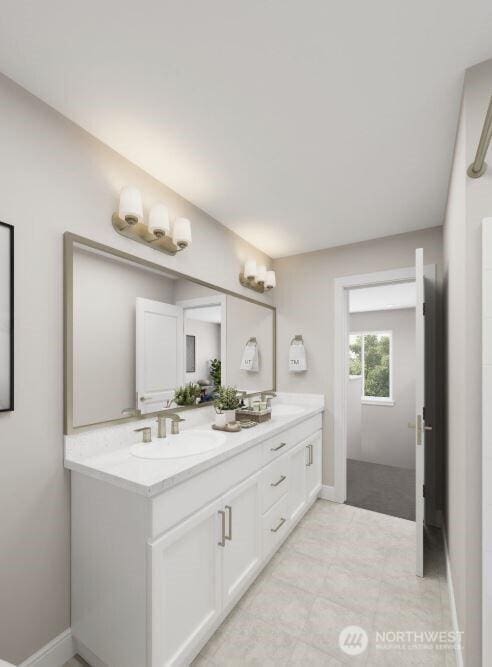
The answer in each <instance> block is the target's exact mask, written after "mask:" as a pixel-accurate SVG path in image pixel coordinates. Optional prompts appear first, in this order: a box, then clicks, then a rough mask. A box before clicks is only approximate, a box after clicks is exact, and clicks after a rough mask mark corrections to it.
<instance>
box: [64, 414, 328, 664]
mask: <svg viewBox="0 0 492 667" xmlns="http://www.w3.org/2000/svg"><path fill="white" fill-rule="evenodd" d="M320 488H321V414H319V413H318V414H316V415H314V416H309V417H308V418H306V419H305V420H304V421H300V422H299V421H298V422H297V423H296V424H295V425H294V426H293V427H291V428H286V429H285V430H284V431H281V432H279V433H278V434H277V435H276V436H275V437H271V438H268V437H267V438H266V439H265V440H263V441H261V442H258V443H257V444H255V445H252V446H250V447H246V448H245V449H244V450H242V451H240V452H239V453H237V454H236V455H234V456H233V457H231V458H230V459H227V460H225V461H221V462H219V463H217V464H216V465H215V466H211V467H209V468H208V469H207V470H205V471H203V472H200V473H198V474H196V475H195V476H193V477H190V478H189V479H186V480H185V481H183V482H181V483H180V484H177V485H174V486H173V487H172V488H170V489H169V490H167V491H164V492H162V493H160V494H158V495H155V496H151V497H146V496H145V495H142V494H139V493H137V492H135V491H131V490H127V489H123V488H119V487H118V486H115V485H113V484H110V483H108V482H106V481H104V480H101V479H94V478H92V477H89V476H86V475H83V474H81V473H74V474H73V475H72V633H73V636H74V640H75V647H76V649H77V650H78V651H79V653H80V654H81V655H82V657H85V658H86V660H87V661H88V662H90V664H93V665H94V666H95V667H101V666H104V665H109V666H110V667H164V666H165V665H179V666H181V665H188V664H190V663H191V661H192V660H193V659H194V657H195V656H196V655H197V654H198V652H199V651H200V650H201V648H202V647H203V646H204V645H205V643H206V642H207V641H208V639H209V638H210V637H211V635H212V634H213V632H214V631H215V630H216V629H217V628H218V626H219V625H220V623H221V622H222V621H223V620H224V618H225V617H226V616H227V614H228V613H229V612H230V610H231V609H232V607H233V606H234V605H235V604H236V603H237V601H238V600H239V598H240V597H241V595H242V594H243V593H244V592H245V591H246V589H247V588H248V586H249V585H250V584H251V583H252V581H253V580H254V579H255V577H256V576H257V575H258V573H259V572H260V570H261V569H262V568H263V567H264V565H265V564H266V563H267V562H268V560H269V559H270V558H271V556H272V555H273V554H274V553H275V551H276V550H277V549H278V547H279V546H280V544H281V543H282V542H283V540H284V539H285V538H286V537H287V535H288V534H289V532H290V530H291V529H292V528H293V527H294V526H295V524H296V523H297V521H298V520H299V519H300V518H301V517H302V515H303V513H304V512H305V511H306V510H307V508H308V507H309V506H310V505H311V504H312V503H313V502H314V500H315V499H316V497H317V495H318V493H319V490H320Z"/></svg>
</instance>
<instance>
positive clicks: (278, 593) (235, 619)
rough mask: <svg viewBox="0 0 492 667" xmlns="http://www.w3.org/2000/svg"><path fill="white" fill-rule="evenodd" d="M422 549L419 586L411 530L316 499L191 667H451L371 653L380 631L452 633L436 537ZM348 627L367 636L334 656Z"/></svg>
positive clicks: (438, 660) (398, 651)
mask: <svg viewBox="0 0 492 667" xmlns="http://www.w3.org/2000/svg"><path fill="white" fill-rule="evenodd" d="M427 541H428V545H427V551H426V576H425V577H424V578H423V579H420V578H418V577H416V576H415V574H414V566H415V551H414V549H415V547H414V543H415V524H414V523H413V522H411V521H406V520H404V519H398V518H395V517H391V516H386V515H384V514H377V513H375V512H369V511H367V510H363V509H359V508H355V507H349V506H347V505H339V504H336V503H330V502H328V501H325V500H318V501H317V502H316V503H315V504H314V506H313V507H312V508H311V510H310V511H309V512H308V513H307V514H306V516H305V517H304V518H303V520H302V521H301V522H300V524H299V525H298V526H297V528H296V529H295V530H294V531H293V533H292V534H291V536H290V537H289V538H288V540H287V541H286V542H285V544H284V545H283V546H282V548H281V549H280V551H279V552H278V553H277V554H276V556H275V557H274V559H272V561H271V562H270V564H269V565H268V566H267V568H266V569H265V570H264V572H263V574H262V575H261V576H260V578H259V580H257V581H256V582H255V583H254V584H253V585H252V586H251V588H250V589H249V590H248V591H247V592H246V594H245V595H244V596H243V598H242V600H241V601H240V602H239V604H238V605H237V606H236V609H235V611H234V612H233V614H232V619H231V617H229V618H228V619H227V620H226V621H225V622H224V623H223V624H222V626H221V627H220V628H219V630H218V631H217V632H216V633H215V635H214V636H213V637H212V639H211V640H210V642H209V643H208V644H207V646H206V647H205V648H204V650H203V651H202V653H201V654H200V656H199V657H198V658H197V659H196V660H195V662H194V663H193V664H194V665H204V666H207V665H208V666H212V667H213V666H214V665H215V666H218V665H262V666H269V665H298V666H299V667H304V666H306V667H307V666H309V665H319V666H320V667H321V666H323V667H338V666H340V665H344V664H349V663H354V664H360V665H367V666H368V667H373V666H374V667H376V666H378V665H388V666H390V665H391V667H395V666H396V665H402V667H403V666H405V665H441V666H442V667H451V666H452V667H454V666H455V660H454V652H453V651H452V650H450V649H438V648H437V647H435V648H434V647H433V646H432V645H431V646H430V647H426V648H421V649H418V648H409V647H408V646H405V645H404V644H405V643H403V645H402V644H401V643H400V644H399V645H398V646H395V645H394V644H391V646H390V648H388V646H389V644H383V643H381V642H380V641H379V642H378V645H376V631H380V632H390V631H395V632H396V631H424V630H426V631H430V630H446V631H449V630H452V622H451V614H450V611H449V600H448V589H447V583H446V569H445V561H444V555H443V546H442V540H441V536H440V533H439V531H433V532H430V533H429V539H428V540H427ZM347 625H356V626H360V627H362V628H364V629H365V630H366V632H367V633H368V636H369V644H368V647H367V650H366V651H364V653H363V654H361V655H359V656H356V657H352V656H348V655H346V654H345V653H344V652H342V651H341V649H340V648H339V645H338V637H339V633H340V630H342V629H343V628H344V627H346V626H347ZM410 643H411V642H410ZM383 646H385V647H386V648H383Z"/></svg>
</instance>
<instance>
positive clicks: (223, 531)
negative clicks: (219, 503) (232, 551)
mask: <svg viewBox="0 0 492 667" xmlns="http://www.w3.org/2000/svg"><path fill="white" fill-rule="evenodd" d="M219 514H220V519H221V532H222V537H221V540H220V541H219V542H217V544H218V545H219V547H225V512H224V510H219Z"/></svg>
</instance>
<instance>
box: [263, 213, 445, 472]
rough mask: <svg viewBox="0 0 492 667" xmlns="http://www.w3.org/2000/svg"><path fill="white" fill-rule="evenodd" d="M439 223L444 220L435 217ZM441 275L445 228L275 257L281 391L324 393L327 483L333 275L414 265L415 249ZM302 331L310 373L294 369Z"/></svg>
mask: <svg viewBox="0 0 492 667" xmlns="http://www.w3.org/2000/svg"><path fill="white" fill-rule="evenodd" d="M436 223H439V221H438V220H436ZM420 247H422V248H424V256H425V263H426V264H434V263H435V264H437V270H438V280H439V279H440V277H441V275H442V228H441V227H434V228H432V229H426V230H422V231H419V232H411V233H409V234H399V235H398V236H389V237H386V238H383V239H376V240H373V241H366V242H364V243H356V244H353V245H347V246H340V247H337V248H330V249H328V250H320V251H318V252H313V253H307V254H304V255H296V256H294V257H285V258H283V259H278V260H275V262H274V266H275V270H276V271H277V288H276V289H275V291H274V295H275V303H276V305H277V309H278V312H277V379H278V389H279V391H293V392H314V393H320V394H324V396H325V403H326V410H325V418H324V441H323V448H324V449H323V454H324V457H323V483H324V484H329V485H333V481H334V479H333V473H334V470H333V461H334V458H333V455H334V445H333V381H334V369H333V362H334V353H333V318H334V307H333V295H334V280H335V278H338V277H341V276H350V275H356V274H362V273H371V272H373V271H384V270H387V269H396V268H403V267H408V266H414V264H415V249H416V248H420ZM294 334H302V335H303V337H304V342H305V344H306V350H307V354H308V359H309V360H310V362H309V370H308V371H307V373H289V371H288V365H287V360H288V349H289V341H290V339H291V338H292V336H293V335H294Z"/></svg>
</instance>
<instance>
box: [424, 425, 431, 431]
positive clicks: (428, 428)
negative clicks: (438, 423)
mask: <svg viewBox="0 0 492 667" xmlns="http://www.w3.org/2000/svg"><path fill="white" fill-rule="evenodd" d="M424 431H432V426H424Z"/></svg>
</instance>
